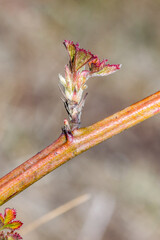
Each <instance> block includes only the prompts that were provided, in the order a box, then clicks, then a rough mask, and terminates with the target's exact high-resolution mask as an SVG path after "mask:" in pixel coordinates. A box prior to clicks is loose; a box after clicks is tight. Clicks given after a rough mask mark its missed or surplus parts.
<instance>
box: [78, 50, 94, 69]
mask: <svg viewBox="0 0 160 240" xmlns="http://www.w3.org/2000/svg"><path fill="white" fill-rule="evenodd" d="M92 57H93V55H92V54H91V53H90V52H87V51H86V50H84V49H77V52H76V58H75V70H76V71H78V70H79V69H80V68H81V67H83V66H84V65H85V64H86V63H87V62H88V61H89V60H90V59H91V58H92Z"/></svg>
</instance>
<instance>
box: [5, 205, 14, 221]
mask: <svg viewBox="0 0 160 240" xmlns="http://www.w3.org/2000/svg"><path fill="white" fill-rule="evenodd" d="M15 217H16V210H15V209H10V208H6V209H5V213H4V224H5V225H6V224H8V223H9V222H11V221H12V220H13V219H15Z"/></svg>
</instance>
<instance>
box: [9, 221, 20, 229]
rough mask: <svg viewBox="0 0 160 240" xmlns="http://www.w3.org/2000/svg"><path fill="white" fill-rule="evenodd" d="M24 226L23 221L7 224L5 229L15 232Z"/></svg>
mask: <svg viewBox="0 0 160 240" xmlns="http://www.w3.org/2000/svg"><path fill="white" fill-rule="evenodd" d="M22 225H23V223H22V222H21V221H13V222H11V223H8V224H5V228H9V229H13V230H15V229H19V228H20V227H21V226H22Z"/></svg>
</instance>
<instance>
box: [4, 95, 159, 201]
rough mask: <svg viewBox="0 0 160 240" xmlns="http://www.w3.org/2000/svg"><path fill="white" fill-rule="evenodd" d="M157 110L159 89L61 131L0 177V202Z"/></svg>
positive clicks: (154, 113) (152, 114) (157, 111)
mask: <svg viewBox="0 0 160 240" xmlns="http://www.w3.org/2000/svg"><path fill="white" fill-rule="evenodd" d="M157 113H160V91H159V92H157V93H155V94H153V95H151V96H149V97H147V98H145V99H143V100H141V101H139V102H137V103H135V104H133V105H131V106H130V107H127V108H125V109H124V110H122V111H120V112H118V113H115V114H114V115H112V116H110V117H108V118H105V119H104V120H102V121H99V122H97V123H95V124H93V125H92V126H89V127H86V128H81V129H78V130H74V131H72V132H71V133H68V132H63V133H62V134H61V136H60V137H59V138H58V139H57V140H56V141H55V142H53V143H52V144H51V145H50V146H48V147H47V148H45V149H44V150H42V151H41V152H40V153H37V154H36V155H35V156H34V157H32V158H30V159H29V160H28V161H26V162H24V163H23V164H21V165H20V166H19V167H17V168H16V169H14V170H13V171H11V172H10V173H8V174H7V175H6V176H4V177H3V178H1V179H0V205H2V204H3V203H5V202H6V201H8V200H9V199H10V198H12V197H13V196H15V195H16V194H18V193H20V192H21V191H23V190H24V189H25V188H27V187H29V186H30V185H31V184H33V183H34V182H36V181H38V180H39V179H40V178H42V177H43V176H45V175H46V174H48V173H50V172H51V171H53V170H54V169H56V168H57V167H59V166H60V165H62V164H64V163H65V162H67V161H68V160H70V159H71V158H73V157H75V156H77V155H79V154H80V153H82V152H84V151H86V150H87V149H89V148H91V147H93V146H95V145H97V144H99V143H100V142H102V141H104V140H106V139H108V138H111V137H113V136H114V135H116V134H118V133H120V132H122V131H124V130H126V129H128V128H130V127H132V126H134V125H136V124H138V123H140V122H142V121H144V120H146V119H147V118H150V117H152V116H154V115H156V114H157Z"/></svg>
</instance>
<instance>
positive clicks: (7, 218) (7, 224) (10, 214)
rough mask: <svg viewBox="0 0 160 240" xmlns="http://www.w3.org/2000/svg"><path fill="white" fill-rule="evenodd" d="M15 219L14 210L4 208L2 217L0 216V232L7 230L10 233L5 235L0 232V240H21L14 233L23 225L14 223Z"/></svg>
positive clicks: (18, 222) (17, 222) (19, 222)
mask: <svg viewBox="0 0 160 240" xmlns="http://www.w3.org/2000/svg"><path fill="white" fill-rule="evenodd" d="M15 218H16V210H15V209H11V208H6V209H5V211H4V216H3V215H2V214H0V231H1V230H3V229H9V230H11V231H10V232H7V233H6V234H5V233H4V232H3V231H1V232H0V240H3V239H4V240H5V239H6V240H18V239H22V238H21V236H20V235H19V234H18V233H16V232H14V231H15V230H17V229H19V228H20V227H21V226H22V225H23V223H22V222H21V221H18V220H16V221H14V219H15Z"/></svg>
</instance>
